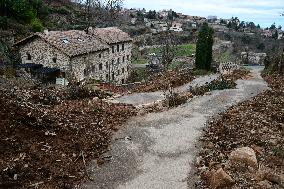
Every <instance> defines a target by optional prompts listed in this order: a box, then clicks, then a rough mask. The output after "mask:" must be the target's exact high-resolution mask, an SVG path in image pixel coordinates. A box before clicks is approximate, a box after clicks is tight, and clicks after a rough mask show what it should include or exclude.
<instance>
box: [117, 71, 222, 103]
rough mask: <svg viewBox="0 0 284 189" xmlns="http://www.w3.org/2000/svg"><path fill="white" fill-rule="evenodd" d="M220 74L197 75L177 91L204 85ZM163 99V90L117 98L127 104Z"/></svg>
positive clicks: (176, 89)
mask: <svg viewBox="0 0 284 189" xmlns="http://www.w3.org/2000/svg"><path fill="white" fill-rule="evenodd" d="M218 76H219V74H212V75H206V76H200V77H197V78H196V79H194V80H193V81H191V82H190V83H187V84H185V85H183V86H180V87H177V88H175V91H177V92H183V91H186V90H188V89H189V88H190V87H194V86H197V85H199V86H200V85H204V84H205V83H206V82H211V81H212V80H214V79H217V78H218ZM163 99H164V93H163V92H162V91H157V92H150V93H133V94H130V95H124V96H121V97H119V98H117V99H115V100H116V101H118V102H121V103H125V104H133V105H140V104H148V103H153V102H155V101H157V100H163Z"/></svg>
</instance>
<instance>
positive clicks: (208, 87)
mask: <svg viewBox="0 0 284 189" xmlns="http://www.w3.org/2000/svg"><path fill="white" fill-rule="evenodd" d="M235 86H236V83H235V82H234V81H233V80H230V79H225V78H223V77H220V78H218V79H214V80H213V81H211V82H210V83H206V84H205V85H202V86H197V87H193V88H191V89H190V92H191V93H192V94H193V95H195V96H198V95H204V94H205V93H207V92H210V91H213V90H224V89H232V88H234V87H235Z"/></svg>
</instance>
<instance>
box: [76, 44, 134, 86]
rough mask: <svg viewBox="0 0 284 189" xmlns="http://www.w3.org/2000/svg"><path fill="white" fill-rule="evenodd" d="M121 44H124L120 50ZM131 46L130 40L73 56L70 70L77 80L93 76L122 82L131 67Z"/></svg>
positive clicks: (102, 79)
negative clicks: (102, 49) (86, 53)
mask: <svg viewBox="0 0 284 189" xmlns="http://www.w3.org/2000/svg"><path fill="white" fill-rule="evenodd" d="M117 45H119V51H117ZM122 45H124V50H121V49H122ZM112 46H113V47H114V53H113V52H112ZM131 48H132V44H131V43H130V42H128V43H121V44H113V45H110V48H109V49H108V50H105V51H101V52H96V53H90V54H88V55H84V56H78V57H74V58H72V59H71V65H72V70H73V71H72V72H73V73H74V74H75V75H76V76H77V77H78V78H79V80H83V79H87V78H93V79H96V80H101V81H104V82H111V83H116V84H123V83H125V82H126V80H127V78H128V75H129V72H130V69H131Z"/></svg>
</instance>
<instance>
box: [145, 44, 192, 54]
mask: <svg viewBox="0 0 284 189" xmlns="http://www.w3.org/2000/svg"><path fill="white" fill-rule="evenodd" d="M175 49H176V50H175V57H183V56H192V54H195V51H196V44H182V45H176V47H175ZM148 51H149V53H156V54H159V53H161V52H162V48H160V47H153V48H150V49H149V50H148Z"/></svg>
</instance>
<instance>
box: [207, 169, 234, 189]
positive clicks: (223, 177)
mask: <svg viewBox="0 0 284 189" xmlns="http://www.w3.org/2000/svg"><path fill="white" fill-rule="evenodd" d="M207 176H209V178H208V179H209V185H210V188H212V189H216V188H222V187H226V186H232V185H233V184H234V180H233V179H232V177H231V176H230V175H228V174H227V173H226V172H225V171H224V170H223V169H222V168H220V169H218V170H217V171H211V172H210V173H208V174H207Z"/></svg>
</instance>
